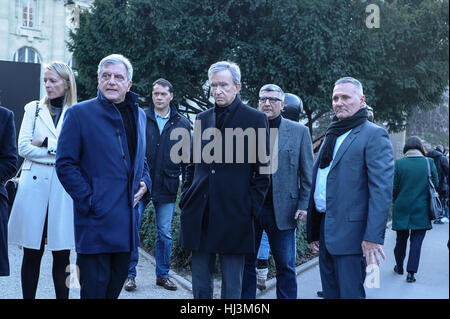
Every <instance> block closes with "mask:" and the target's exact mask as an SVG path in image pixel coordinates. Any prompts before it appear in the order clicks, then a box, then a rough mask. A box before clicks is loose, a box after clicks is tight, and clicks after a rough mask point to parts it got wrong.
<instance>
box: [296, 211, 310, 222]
mask: <svg viewBox="0 0 450 319" xmlns="http://www.w3.org/2000/svg"><path fill="white" fill-rule="evenodd" d="M307 215H308V213H307V212H306V210H301V209H298V210H297V211H296V212H295V216H294V218H295V219H299V220H300V221H302V222H306V216H307Z"/></svg>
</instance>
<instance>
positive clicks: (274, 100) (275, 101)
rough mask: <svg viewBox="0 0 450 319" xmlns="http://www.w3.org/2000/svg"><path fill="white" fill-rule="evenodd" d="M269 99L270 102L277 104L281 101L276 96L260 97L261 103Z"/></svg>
mask: <svg viewBox="0 0 450 319" xmlns="http://www.w3.org/2000/svg"><path fill="white" fill-rule="evenodd" d="M267 100H268V101H269V103H270V104H275V103H277V102H281V99H279V98H276V97H260V98H259V103H261V104H265V103H266V101H267Z"/></svg>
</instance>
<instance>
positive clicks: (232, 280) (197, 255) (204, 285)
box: [192, 251, 245, 299]
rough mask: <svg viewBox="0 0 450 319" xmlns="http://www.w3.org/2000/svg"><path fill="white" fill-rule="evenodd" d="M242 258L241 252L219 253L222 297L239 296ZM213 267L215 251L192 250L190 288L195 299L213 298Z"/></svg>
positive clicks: (242, 267)
mask: <svg viewBox="0 0 450 319" xmlns="http://www.w3.org/2000/svg"><path fill="white" fill-rule="evenodd" d="M244 258H245V256H244V255H242V254H219V261H220V269H221V272H222V291H221V298H222V299H240V298H241V288H242V273H243V271H244ZM215 268H216V254H215V253H207V252H200V251H193V252H192V290H193V294H194V298H195V299H213V292H214V291H213V290H214V289H213V288H214V272H215Z"/></svg>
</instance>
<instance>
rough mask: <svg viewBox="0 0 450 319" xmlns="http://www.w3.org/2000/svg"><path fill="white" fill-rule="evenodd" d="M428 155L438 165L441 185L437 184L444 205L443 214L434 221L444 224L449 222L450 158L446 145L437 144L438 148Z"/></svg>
mask: <svg viewBox="0 0 450 319" xmlns="http://www.w3.org/2000/svg"><path fill="white" fill-rule="evenodd" d="M427 156H428V157H431V158H432V159H433V160H434V164H435V165H436V169H437V172H438V178H439V185H437V187H436V190H437V191H438V193H439V198H440V200H441V203H442V206H443V212H442V216H441V218H439V219H436V220H435V221H434V223H435V224H444V223H448V206H447V200H448V193H449V186H448V159H447V157H446V156H445V155H444V147H443V146H442V145H438V146H436V148H435V149H434V150H432V151H430V152H428V154H427Z"/></svg>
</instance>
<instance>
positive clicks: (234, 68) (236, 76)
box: [208, 61, 241, 84]
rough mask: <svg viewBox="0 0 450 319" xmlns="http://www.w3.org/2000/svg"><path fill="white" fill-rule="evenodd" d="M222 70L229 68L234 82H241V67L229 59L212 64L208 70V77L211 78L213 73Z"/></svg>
mask: <svg viewBox="0 0 450 319" xmlns="http://www.w3.org/2000/svg"><path fill="white" fill-rule="evenodd" d="M223 70H229V71H230V72H231V77H232V78H233V83H234V84H238V83H241V69H240V68H239V66H238V65H237V64H236V63H234V62H230V61H220V62H216V63H214V64H212V65H211V66H210V67H209V70H208V79H211V75H212V74H213V73H217V72H220V71H223Z"/></svg>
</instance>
